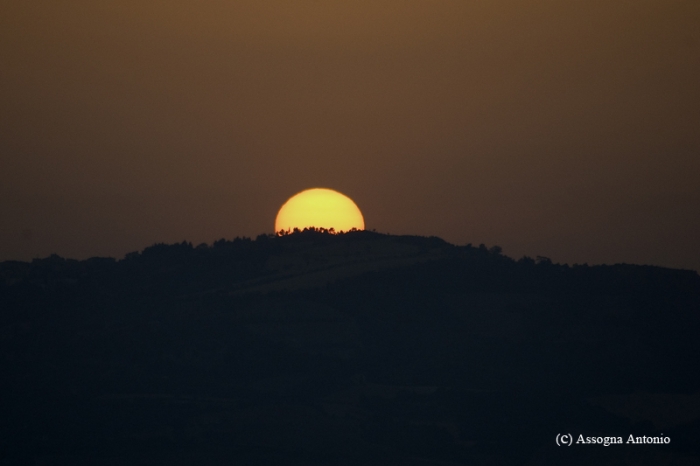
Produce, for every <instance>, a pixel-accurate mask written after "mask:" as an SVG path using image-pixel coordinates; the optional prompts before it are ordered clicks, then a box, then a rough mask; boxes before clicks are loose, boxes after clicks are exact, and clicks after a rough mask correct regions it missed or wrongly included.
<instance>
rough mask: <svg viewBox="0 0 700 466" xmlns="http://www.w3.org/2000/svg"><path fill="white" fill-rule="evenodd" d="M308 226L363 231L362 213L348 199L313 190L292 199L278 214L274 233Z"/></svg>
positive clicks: (331, 192) (337, 194)
mask: <svg viewBox="0 0 700 466" xmlns="http://www.w3.org/2000/svg"><path fill="white" fill-rule="evenodd" d="M308 227H316V228H326V229H329V230H330V229H331V228H332V229H334V230H335V231H338V232H340V231H349V230H351V229H353V228H356V229H358V230H364V228H365V221H364V218H363V217H362V212H360V209H359V208H358V207H357V205H356V204H355V203H354V202H353V201H352V199H350V198H349V197H347V196H345V195H343V194H340V193H339V192H337V191H333V190H332V189H323V188H313V189H307V190H305V191H302V192H300V193H298V194H295V195H294V196H292V197H291V198H290V199H289V200H288V201H287V202H285V203H284V205H283V206H282V207H281V208H280V210H279V212H278V213H277V219H276V220H275V232H280V231H292V230H294V229H295V228H298V229H300V230H303V229H304V228H308Z"/></svg>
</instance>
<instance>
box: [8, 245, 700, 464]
mask: <svg viewBox="0 0 700 466" xmlns="http://www.w3.org/2000/svg"><path fill="white" fill-rule="evenodd" d="M0 309H1V312H0V326H1V328H0V358H1V359H0V364H1V366H0V371H1V372H0V373H1V374H2V379H1V380H2V381H1V384H2V385H0V387H1V390H2V393H1V395H2V401H0V410H1V412H0V418H1V419H2V422H1V423H0V429H1V430H0V448H1V450H0V462H1V461H4V463H1V464H32V465H33V464H41V465H57V464H71V465H82V464H111V465H133V464H143V465H166V464H167V465H170V464H284V465H322V464H323V465H325V464H345V465H359V464H363V465H364V464H377V465H380V464H381V465H384V464H401V465H414V464H415V465H453V464H499V465H501V464H503V465H507V464H660V463H667V464H697V463H698V461H699V460H700V448H698V445H699V444H698V442H697V438H698V435H699V434H700V373H699V372H698V367H700V351H699V350H700V343H699V340H698V334H699V333H700V332H699V331H700V277H699V276H698V274H697V273H696V272H694V271H683V270H672V269H664V268H659V267H651V266H635V265H614V266H586V265H583V266H573V267H570V266H566V265H560V264H554V263H552V262H551V261H550V260H548V259H546V258H537V260H532V259H528V258H524V259H521V260H519V261H515V260H513V259H510V258H508V257H505V256H503V255H502V254H501V252H500V248H498V247H494V248H491V249H488V248H486V247H484V246H480V247H472V246H454V245H451V244H448V243H446V242H444V241H442V240H441V239H439V238H434V237H432V238H424V237H409V236H389V235H382V234H378V233H373V232H352V233H347V234H342V235H330V234H327V233H323V232H317V231H304V232H300V233H296V234H292V235H288V236H282V237H270V236H266V235H261V236H259V237H258V238H256V239H255V240H251V239H246V238H244V239H240V238H239V239H235V240H233V241H224V240H220V241H217V242H215V243H214V244H212V245H210V246H208V245H200V246H197V247H193V245H191V244H189V243H182V244H175V245H163V244H160V245H154V246H151V247H149V248H147V249H145V250H144V251H142V252H140V253H132V254H129V255H127V256H126V257H125V258H124V259H123V260H120V261H116V260H113V259H107V258H93V259H89V260H86V261H74V260H66V259H62V258H60V257H57V256H52V257H49V258H47V259H41V260H34V261H32V262H31V263H22V262H4V263H0ZM557 433H571V434H574V436H575V437H578V435H579V434H582V435H583V436H584V437H592V436H601V437H605V436H622V437H623V438H624V440H625V441H626V440H627V439H628V437H629V435H630V434H633V435H635V436H637V435H639V436H641V435H646V436H661V435H662V434H663V436H664V437H669V438H670V439H671V443H670V444H668V445H612V446H609V447H605V446H600V445H573V446H572V447H570V448H569V447H557V446H556V444H555V437H556V435H557Z"/></svg>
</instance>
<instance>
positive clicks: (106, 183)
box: [0, 0, 700, 269]
mask: <svg viewBox="0 0 700 466" xmlns="http://www.w3.org/2000/svg"><path fill="white" fill-rule="evenodd" d="M698 24H700V2H697V1H694V0H686V1H674V0H653V1H640V0H635V1H631V0H630V1H619V0H605V1H597V0H587V1H578V0H571V1H566V2H564V1H560V0H557V1H531V2H521V1H508V2H503V1H497V0H488V1H486V0H484V1H477V0H473V1H465V0H458V1H457V0H455V1H448V0H443V1H439V2H436V1H427V0H426V1H407V0H401V1H398V0H397V1H377V0H372V1H352V2H349V1H342V2H341V1H330V0H318V1H301V0H295V1H294V2H289V1H286V0H284V1H260V0H257V1H251V2H243V1H238V0H237V1H230V0H229V1H214V0H199V1H197V2H194V1H189V2H186V1H174V0H170V1H148V0H141V1H124V0H120V1H100V2H95V1H87V0H78V1H69V2H55V1H39V0H37V1H33V2H4V3H3V4H2V5H1V6H0V63H1V64H2V66H1V68H0V219H1V221H0V260H4V259H23V260H27V259H31V258H33V257H43V256H46V255H49V254H51V253H58V254H60V255H63V256H68V257H75V258H86V257H89V256H94V255H112V256H117V257H121V256H123V254H125V253H127V252H129V251H133V250H138V249H143V248H144V247H146V246H148V245H150V244H152V243H155V242H175V241H182V240H188V241H192V242H194V243H199V242H211V241H213V240H215V239H218V238H222V237H224V238H232V237H235V236H238V235H246V236H255V235H257V234H259V233H262V232H271V231H272V229H273V222H274V219H275V215H276V213H277V209H278V208H279V207H280V206H281V205H282V203H284V202H285V201H286V200H287V199H288V198H289V196H291V195H292V194H294V193H296V192H298V191H300V190H302V189H305V188H309V187H315V186H321V187H330V188H333V189H337V190H339V191H341V192H343V193H345V194H347V195H348V196H350V197H352V198H353V199H354V200H355V201H356V202H357V204H358V205H359V207H360V208H361V209H362V212H363V214H364V217H365V221H366V224H367V228H370V229H372V228H374V229H376V230H378V231H381V232H389V233H396V234H422V235H436V236H440V237H443V238H445V239H446V240H448V241H451V242H454V243H458V244H465V243H469V242H471V243H475V244H478V243H482V242H483V243H486V244H487V245H489V246H490V245H495V244H498V245H500V246H502V247H503V249H504V252H505V253H506V254H508V255H512V256H515V257H520V256H522V255H523V254H528V255H532V256H534V255H545V256H549V257H551V258H552V259H553V260H555V261H562V262H569V263H574V262H588V263H601V262H605V263H614V262H633V263H652V264H658V265H665V266H673V267H686V268H695V269H700V242H699V241H698V238H700V85H699V84H698V83H700V28H698Z"/></svg>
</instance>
